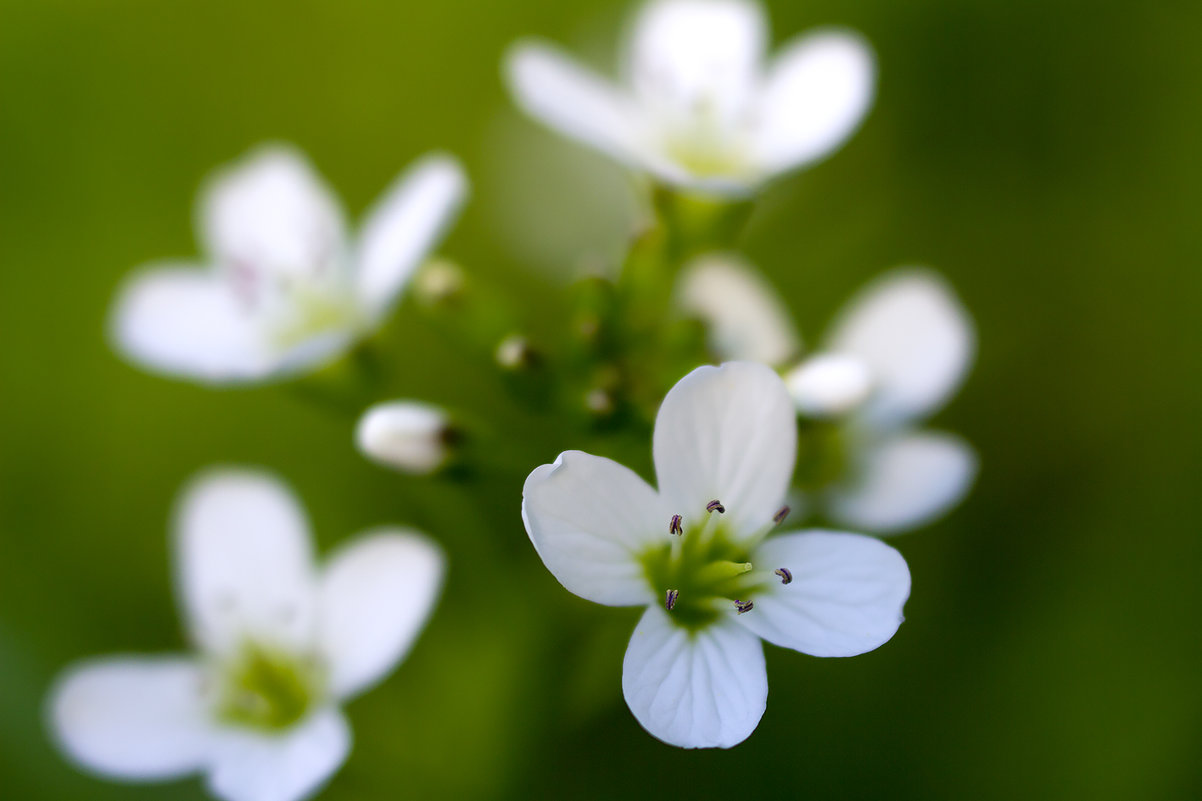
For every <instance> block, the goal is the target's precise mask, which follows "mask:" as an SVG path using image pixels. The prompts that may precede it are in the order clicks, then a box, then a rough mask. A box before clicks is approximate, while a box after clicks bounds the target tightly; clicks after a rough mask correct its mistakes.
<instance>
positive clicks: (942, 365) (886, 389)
mask: <svg viewBox="0 0 1202 801" xmlns="http://www.w3.org/2000/svg"><path fill="white" fill-rule="evenodd" d="M827 349H828V350H830V351H832V352H835V353H843V354H847V355H850V356H854V357H856V358H858V359H860V360H861V361H862V362H864V363H865V364H866V365H868V368H869V370H871V371H872V380H873V386H874V389H875V391H874V393H873V396H872V397H871V398H870V399H869V400H868V402H867V405H866V407H865V409H864V412H863V414H864V419H865V420H866V421H868V422H869V423H873V424H876V425H882V426H888V425H896V424H897V423H899V422H902V421H905V420H912V419H915V418H917V417H921V416H925V415H928V414H931V413H932V412H934V411H935V410H936V409H938V408H939V407H940V406H941V405H943V403H944V401H945V400H946V399H947V398H948V396H949V395H951V393H952V392H954V391H955V390H956V388H957V387H958V386H959V385H960V382H961V381H962V380H963V378H964V374H965V372H966V371H967V369H968V367H969V365H970V364H971V363H972V359H973V354H974V351H975V336H974V334H973V327H972V321H971V320H970V319H969V316H968V312H967V311H965V309H964V307H963V306H961V305H960V301H959V300H958V299H957V298H956V296H955V295H954V294H953V293H952V291H951V289H950V288H949V287H948V286H947V284H946V283H944V281H943V279H941V278H939V277H938V276H937V275H935V274H934V273H931V272H929V271H925V270H895V271H892V272H890V273H888V274H886V275H885V276H884V277H882V278H880V279H878V280H877V281H875V282H873V283H872V284H870V285H869V286H868V287H867V288H866V289H864V290H863V291H861V292H860V294H859V295H857V296H856V297H855V298H854V299H853V300H852V301H851V302H850V303H849V304H848V306H847V309H846V311H844V312H843V314H842V315H841V316H840V319H839V322H838V323H837V325H836V326H835V329H834V333H833V335H832V336H831V337H830V340H829V344H828V347H827Z"/></svg>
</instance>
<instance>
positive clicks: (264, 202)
mask: <svg viewBox="0 0 1202 801" xmlns="http://www.w3.org/2000/svg"><path fill="white" fill-rule="evenodd" d="M201 230H202V237H203V239H204V241H205V243H206V245H207V247H208V248H209V251H210V253H211V254H212V255H213V256H214V258H215V259H216V260H217V262H218V263H219V264H222V265H228V266H234V267H242V268H247V269H251V270H254V271H256V272H264V273H267V274H270V275H276V276H298V275H300V276H310V277H311V276H314V275H318V274H320V273H321V272H323V271H325V270H330V269H337V268H338V266H339V265H340V264H341V261H342V259H343V258H344V256H345V252H346V233H345V224H344V222H343V219H342V212H341V210H340V209H339V206H338V201H337V200H336V199H335V198H334V196H333V195H332V194H331V193H330V191H329V189H327V188H326V185H325V184H324V183H323V182H322V180H321V178H320V177H319V176H318V175H317V173H315V172H314V171H313V169H312V168H311V167H310V166H309V163H308V162H307V161H306V160H305V158H304V156H302V155H301V154H300V153H298V152H297V151H295V150H293V149H291V148H288V147H283V146H279V145H268V146H264V147H260V148H258V149H257V150H254V151H252V152H251V153H250V154H249V155H247V156H246V157H244V158H243V159H242V160H241V161H239V162H237V163H235V164H233V165H232V166H230V167H227V168H225V169H223V170H221V171H219V172H218V173H217V174H215V175H214V176H213V177H212V178H211V179H210V181H209V182H208V184H207V185H206V187H205V189H204V191H203V193H202V197H201Z"/></svg>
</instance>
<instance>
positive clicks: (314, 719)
mask: <svg viewBox="0 0 1202 801" xmlns="http://www.w3.org/2000/svg"><path fill="white" fill-rule="evenodd" d="M350 748H351V732H350V729H349V728H348V727H347V725H346V720H345V719H344V718H343V717H342V713H340V712H339V711H338V710H336V709H322V710H319V711H317V712H315V713H314V714H313V715H311V716H310V717H308V718H307V719H306V720H304V721H303V722H302V723H300V724H299V725H298V726H296V727H294V728H291V729H288V730H286V731H283V732H280V733H279V734H274V735H271V734H262V733H258V732H254V731H251V730H246V731H239V730H237V729H223V730H222V733H221V736H220V738H219V739H218V741H217V747H216V753H215V754H214V758H213V764H212V767H211V768H210V770H209V776H208V785H209V789H210V791H211V792H212V793H213V794H214V795H216V796H218V797H219V798H222V799H225V801H300V799H302V798H307V797H309V796H311V795H312V794H313V793H314V792H316V791H317V790H318V789H319V788H320V787H321V786H322V784H324V783H325V781H326V780H327V779H329V777H330V776H331V775H332V774H333V773H334V771H336V770H337V769H338V767H339V766H340V765H341V764H342V763H343V762H344V761H346V757H347V754H348V753H350Z"/></svg>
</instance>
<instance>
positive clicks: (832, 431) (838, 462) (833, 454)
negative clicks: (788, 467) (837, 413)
mask: <svg viewBox="0 0 1202 801" xmlns="http://www.w3.org/2000/svg"><path fill="white" fill-rule="evenodd" d="M851 440H852V436H851V432H850V431H848V428H847V426H846V425H845V424H844V423H843V422H842V421H839V420H806V419H804V418H803V419H802V420H801V421H800V423H799V426H798V432H797V466H796V469H795V470H794V471H793V478H794V481H796V482H797V485H798V486H799V487H800V488H801V489H802V490H804V491H808V492H814V491H817V490H822V489H825V488H827V487H829V486H832V485H834V484H837V483H839V482H841V481H844V480H846V479H847V478H848V477H849V476H850V475H851V473H852V469H853V467H854V465H853V464H852V458H851V451H852V447H851V445H852V443H851Z"/></svg>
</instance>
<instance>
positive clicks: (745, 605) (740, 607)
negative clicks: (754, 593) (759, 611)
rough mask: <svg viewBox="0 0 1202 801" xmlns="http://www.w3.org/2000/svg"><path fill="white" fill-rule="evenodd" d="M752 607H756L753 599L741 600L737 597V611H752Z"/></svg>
mask: <svg viewBox="0 0 1202 801" xmlns="http://www.w3.org/2000/svg"><path fill="white" fill-rule="evenodd" d="M752 609H755V604H754V603H752V602H751V601H740V600H739V599H737V598H736V599H735V612H737V613H738V614H740V615H741V614H743V613H744V612H750V611H751V610H752Z"/></svg>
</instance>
